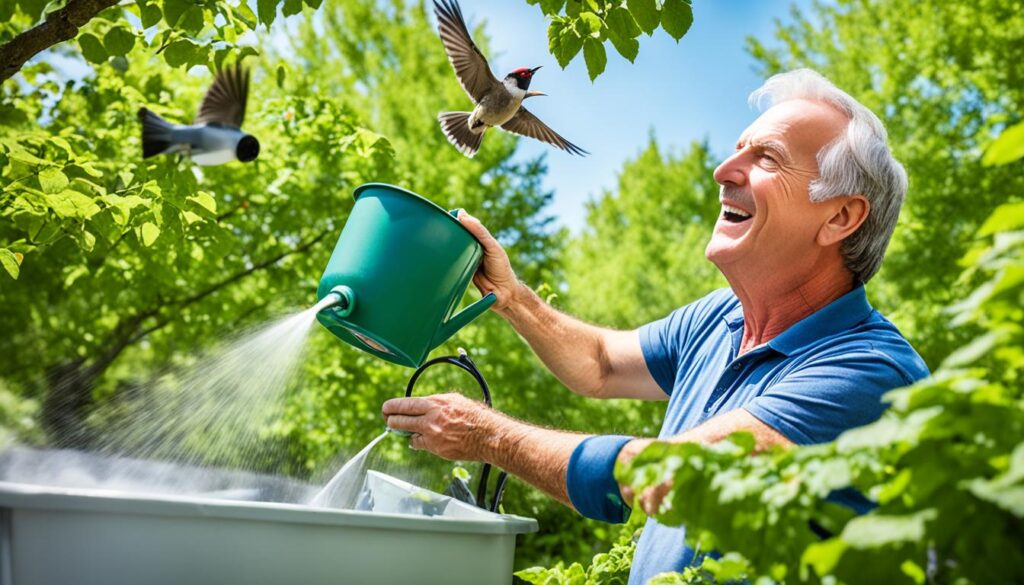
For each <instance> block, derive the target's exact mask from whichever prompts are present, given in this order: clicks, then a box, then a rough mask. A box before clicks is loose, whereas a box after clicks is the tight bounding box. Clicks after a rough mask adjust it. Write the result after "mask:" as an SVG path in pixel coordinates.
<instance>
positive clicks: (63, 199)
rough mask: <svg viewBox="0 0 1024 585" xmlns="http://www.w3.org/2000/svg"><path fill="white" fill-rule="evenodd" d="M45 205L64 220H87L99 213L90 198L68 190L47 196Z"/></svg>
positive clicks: (97, 207)
mask: <svg viewBox="0 0 1024 585" xmlns="http://www.w3.org/2000/svg"><path fill="white" fill-rule="evenodd" d="M46 203H47V205H49V206H50V209H52V210H53V212H54V213H56V214H57V215H58V216H61V217H66V218H74V219H88V218H90V217H92V216H93V215H95V214H97V213H99V211H100V207H99V205H96V202H95V201H93V199H92V197H89V196H88V195H83V194H81V193H79V192H78V191H72V190H70V189H65V190H64V191H61V192H60V193H53V194H50V195H47V196H46Z"/></svg>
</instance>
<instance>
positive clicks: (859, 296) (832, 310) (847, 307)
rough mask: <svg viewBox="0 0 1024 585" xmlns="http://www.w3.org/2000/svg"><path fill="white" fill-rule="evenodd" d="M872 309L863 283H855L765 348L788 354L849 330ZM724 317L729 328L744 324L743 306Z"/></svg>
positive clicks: (739, 327)
mask: <svg viewBox="0 0 1024 585" xmlns="http://www.w3.org/2000/svg"><path fill="white" fill-rule="evenodd" d="M872 310H873V309H872V308H871V304H870V303H868V297H867V292H866V291H865V290H864V285H858V286H856V287H854V289H853V290H851V291H850V292H848V293H846V294H845V295H843V296H841V297H839V298H838V299H836V300H834V301H832V302H831V303H829V304H827V305H825V306H824V307H822V308H820V309H818V310H817V311H815V312H813V313H811V314H810V315H808V316H806V317H804V318H803V319H801V320H800V321H797V322H796V323H794V324H793V325H791V326H790V327H789V329H786V330H785V331H783V332H782V333H781V334H779V335H778V336H776V337H775V338H774V339H772V340H771V341H769V342H768V347H770V348H772V349H774V350H775V351H777V352H779V353H781V354H783V355H785V356H789V355H791V354H793V353H796V352H798V351H800V350H801V349H803V348H805V347H807V346H809V345H811V344H812V343H814V342H816V341H818V340H819V339H824V338H826V337H830V336H832V335H835V334H837V333H839V332H841V331H845V330H847V329H850V328H851V327H853V326H854V325H856V324H858V323H860V322H862V321H864V320H865V319H867V318H868V316H869V315H871V311H872ZM723 319H725V323H726V325H728V327H729V329H730V330H732V331H737V330H739V329H741V328H742V327H743V307H742V306H740V304H739V303H737V304H736V308H734V309H733V310H732V311H729V312H728V313H726V314H725V315H724V316H723Z"/></svg>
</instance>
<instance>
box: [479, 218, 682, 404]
mask: <svg viewBox="0 0 1024 585" xmlns="http://www.w3.org/2000/svg"><path fill="white" fill-rule="evenodd" d="M459 221H460V222H462V225H463V226H465V227H466V229H468V230H469V231H470V233H472V234H473V235H474V236H475V237H476V239H477V240H479V241H480V243H481V244H482V245H483V248H484V259H483V262H482V263H481V265H480V269H479V270H478V271H477V273H476V275H475V276H474V277H473V284H475V285H476V287H477V289H479V290H480V293H481V294H487V293H489V292H493V293H495V294H496V295H497V297H498V300H497V302H495V303H494V306H493V309H494V311H495V312H496V313H498V314H499V315H501V316H502V318H504V319H505V320H506V321H508V322H509V324H511V325H512V327H513V328H514V329H515V330H516V332H518V333H519V334H520V335H522V336H523V338H524V339H526V341H527V343H529V344H530V347H531V348H532V349H533V351H534V353H536V354H537V357H539V358H540V359H541V361H542V362H544V365H545V366H547V368H548V369H549V370H550V371H551V373H553V374H554V375H555V376H556V377H557V378H558V379H559V380H560V381H561V382H562V383H563V384H565V385H566V387H568V388H569V389H570V390H572V391H573V392H575V393H577V394H580V395H582V396H590V397H593V398H636V399H641V400H665V399H666V398H667V395H666V394H665V392H664V391H663V390H662V389H661V388H660V387H659V386H658V384H657V382H655V381H654V378H653V377H652V376H651V373H650V371H649V370H648V369H647V364H646V363H645V361H644V355H643V351H642V350H641V348H640V336H639V333H638V332H637V331H636V330H633V331H615V330H612V329H606V328H603V327H595V326H593V325H590V324H587V323H584V322H583V321H580V320H579V319H576V318H574V317H571V316H569V315H566V314H565V313H562V312H559V311H557V310H555V309H554V308H552V307H551V306H550V305H548V304H547V303H545V302H544V301H543V300H541V298H540V297H538V296H537V294H536V293H534V292H533V291H532V290H530V288H529V287H528V286H526V285H525V284H523V283H522V282H519V280H518V279H517V278H516V275H515V273H514V272H513V270H512V265H511V264H510V263H509V259H508V254H506V253H505V250H504V249H502V247H501V244H499V243H498V241H497V240H495V239H494V237H493V236H492V235H491V234H490V232H489V231H487V228H485V227H484V226H483V224H481V223H480V220H478V219H476V218H475V217H473V216H471V215H469V214H468V213H466V212H465V211H462V212H460V213H459Z"/></svg>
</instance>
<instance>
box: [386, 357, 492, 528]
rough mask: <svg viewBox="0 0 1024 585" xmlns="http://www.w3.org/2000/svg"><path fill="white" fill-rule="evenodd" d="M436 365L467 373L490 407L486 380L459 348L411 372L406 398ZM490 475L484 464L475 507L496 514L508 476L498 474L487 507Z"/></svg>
mask: <svg viewBox="0 0 1024 585" xmlns="http://www.w3.org/2000/svg"><path fill="white" fill-rule="evenodd" d="M437 364H451V365H453V366H456V367H458V368H460V369H462V370H465V371H466V372H469V375H471V376H473V378H474V379H475V380H476V382H477V384H479V385H480V390H481V392H483V395H484V404H486V405H487V406H488V407H490V406H491V388H490V386H488V385H487V380H484V376H483V374H481V373H480V370H478V369H477V367H476V364H475V363H473V360H472V359H471V358H470V357H469V354H468V353H467V352H466V350H464V349H462V348H461V347H460V348H459V355H458V356H453V355H446V356H441V357H438V358H434V359H432V360H430V361H428V362H426V363H424V364H423V365H422V366H420V367H418V368H416V371H415V372H413V374H412V377H411V378H409V383H408V384H407V385H406V386H405V395H406V397H409V396H412V390H413V388H414V387H415V386H416V380H418V379H419V377H420V375H421V374H422V373H423V372H424V371H426V369H427V368H429V367H431V366H435V365H437ZM490 475H491V464H490V463H484V466H483V468H482V469H481V470H480V482H479V483H478V484H477V488H476V505H477V507H478V508H483V509H485V510H490V511H492V512H496V511H497V510H498V506H499V505H500V504H501V496H502V493H503V492H504V491H505V480H507V479H508V474H507V473H505V472H504V471H502V472H501V473H500V474H498V481H497V483H496V484H495V490H494V499H493V500H492V501H491V505H490V506H488V505H487V480H488V479H489V478H490Z"/></svg>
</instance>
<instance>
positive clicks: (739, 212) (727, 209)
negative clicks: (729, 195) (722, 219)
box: [722, 205, 750, 219]
mask: <svg viewBox="0 0 1024 585" xmlns="http://www.w3.org/2000/svg"><path fill="white" fill-rule="evenodd" d="M722 211H724V212H725V213H731V214H733V215H738V216H740V217H742V218H743V219H746V218H748V217H750V214H749V213H747V212H746V211H743V210H742V209H736V208H735V207H733V206H731V205H722Z"/></svg>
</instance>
